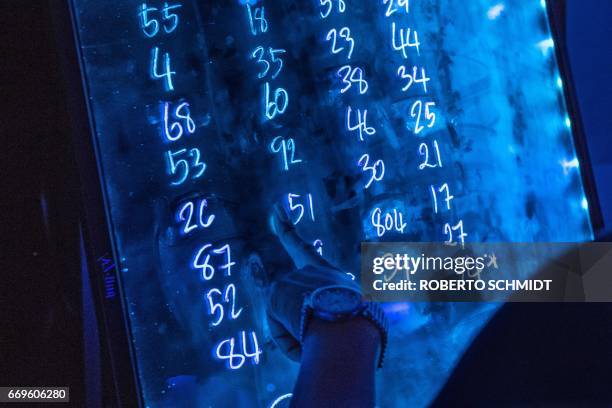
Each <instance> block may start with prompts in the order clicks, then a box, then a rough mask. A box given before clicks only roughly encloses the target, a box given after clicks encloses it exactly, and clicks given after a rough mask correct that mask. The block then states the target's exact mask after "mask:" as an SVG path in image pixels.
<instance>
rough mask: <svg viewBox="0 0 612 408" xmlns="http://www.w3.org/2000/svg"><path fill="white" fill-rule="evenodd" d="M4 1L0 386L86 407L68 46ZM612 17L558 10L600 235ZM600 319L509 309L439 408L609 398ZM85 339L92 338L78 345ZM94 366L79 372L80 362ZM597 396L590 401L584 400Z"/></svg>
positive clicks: (610, 6) (610, 164)
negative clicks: (40, 391) (63, 394)
mask: <svg viewBox="0 0 612 408" xmlns="http://www.w3.org/2000/svg"><path fill="white" fill-rule="evenodd" d="M1 3H2V4H1V5H0V12H1V14H0V15H1V16H2V20H3V23H2V25H1V26H0V33H1V34H0V36H1V37H0V40H1V43H0V44H2V46H1V47H2V48H1V49H2V54H1V56H0V90H1V94H0V96H1V99H0V106H1V108H0V137H1V140H2V145H1V147H0V148H1V149H2V153H1V156H0V157H1V167H0V174H1V179H2V189H1V190H0V228H1V230H0V232H1V234H0V267H1V272H0V282H1V283H0V386H18V385H21V386H25V385H38V386H53V385H56V386H66V385H67V386H70V387H71V399H72V401H73V402H74V403H75V405H77V406H84V405H85V401H86V400H85V384H86V381H87V379H89V380H91V379H92V378H94V379H95V378H96V377H95V376H96V370H97V369H98V368H97V367H99V365H98V364H97V363H96V361H95V359H96V357H95V355H96V353H93V357H92V353H90V347H93V349H95V348H96V341H97V339H96V337H95V326H96V323H95V319H94V317H95V315H93V314H92V310H91V304H90V303H89V302H88V299H87V298H85V299H83V297H82V295H81V294H82V289H83V287H84V286H85V288H87V285H88V282H87V281H86V280H85V281H84V280H83V279H82V276H83V274H82V268H81V263H80V248H79V236H80V227H79V222H80V214H81V209H80V198H81V197H80V189H79V182H80V181H79V176H78V172H77V167H76V162H75V159H74V157H75V151H74V146H73V144H72V138H73V137H75V135H73V134H72V130H71V129H73V127H72V125H71V119H70V112H69V111H68V109H69V108H68V104H67V103H66V100H67V98H68V96H67V95H66V94H65V93H64V90H65V89H67V88H68V86H67V85H70V82H72V81H80V78H78V77H77V76H76V75H68V76H66V75H65V72H66V71H65V69H64V66H63V61H64V60H63V58H64V56H65V54H66V52H67V51H70V50H71V49H72V47H74V43H73V39H72V38H70V37H69V36H59V37H57V36H56V33H57V32H58V30H59V31H60V32H61V29H58V27H57V26H56V25H54V24H53V16H54V15H55V12H56V11H57V10H55V11H53V10H51V9H50V7H49V3H47V2H45V1H17V0H3V1H2V2H1ZM611 17H612V2H611V1H609V0H569V1H567V37H568V38H567V45H568V48H569V54H570V55H569V56H570V61H571V68H572V71H573V77H574V80H575V81H574V82H575V88H576V91H577V95H578V102H579V106H580V110H581V113H582V118H583V124H584V128H585V132H586V135H587V145H588V148H589V151H590V155H591V161H592V166H593V172H594V176H595V180H596V182H597V190H598V194H599V197H600V204H601V209H602V213H603V217H604V221H605V223H606V225H607V229H608V232H610V230H611V229H612V138H611V137H610V132H609V129H610V128H611V127H612V112H611V108H612V45H611V44H610V39H611V38H612V24H610V18H611ZM76 136H78V137H89V135H76ZM91 183H97V180H91ZM609 309H610V308H609V307H608V306H607V305H518V306H512V307H506V308H504V309H503V310H502V312H500V314H499V315H498V317H497V318H496V319H495V320H494V321H493V322H492V324H491V325H490V327H489V329H488V330H487V331H486V332H485V333H484V334H483V335H482V336H480V338H479V339H477V341H476V343H475V345H477V346H478V347H473V348H472V349H471V350H470V351H469V352H468V354H467V355H466V358H465V359H464V361H463V363H462V364H460V365H459V368H458V370H457V373H456V375H455V376H454V377H453V379H452V380H451V382H450V384H449V387H448V388H447V390H446V392H445V394H444V395H443V396H442V397H441V400H440V404H441V405H445V402H448V401H454V404H453V405H454V406H461V405H464V404H465V405H468V401H470V399H471V401H470V402H469V405H470V406H475V405H486V404H487V401H489V403H490V401H493V400H495V396H497V397H499V395H507V400H508V401H509V405H512V404H511V403H510V402H511V401H512V402H513V403H514V404H517V403H521V404H523V403H524V404H527V403H528V402H531V403H533V402H538V401H539V402H544V403H548V404H551V403H560V402H562V401H565V403H566V404H569V405H574V403H575V404H579V403H582V404H584V403H586V402H587V401H589V403H590V404H591V405H596V404H599V403H601V402H602V401H610V400H611V399H610V395H609V393H610V391H609V390H608V391H606V387H605V385H606V384H608V385H609V384H612V379H611V378H610V376H611V374H610V373H609V372H610V369H609V368H610V367H611V365H610V362H611V361H612V356H611V354H610V353H611V352H610V351H609V350H608V345H609V344H610V341H609V339H610V338H611V337H612V336H611V335H612V324H611V323H610V316H612V313H610V310H609ZM83 316H86V318H85V319H84V317H83ZM84 321H85V322H86V324H84V323H83V322H84ZM513 327H517V329H513ZM518 328H520V330H519V329H518ZM84 329H87V332H88V333H93V336H88V337H87V341H85V340H84V336H83V332H84ZM519 333H521V334H522V335H521V336H518V334H519ZM476 350H478V351H476ZM92 358H93V359H94V360H93V361H94V364H88V370H87V371H85V361H86V359H87V361H88V362H91V359H92ZM94 368H95V369H94ZM86 374H87V375H86ZM483 374H485V375H483ZM92 376H93V377H92ZM94 383H95V382H90V383H89V385H88V390H89V391H90V393H91V392H94V393H95V392H97V391H99V389H97V388H96V386H95V385H94ZM534 385H537V386H536V387H534ZM607 388H610V387H607ZM534 390H537V392H535V391H534ZM458 395H463V396H464V398H467V399H465V400H461V399H458V398H459V397H458ZM592 395H598V396H599V399H590V400H589V398H593V397H592ZM445 398H451V399H446V400H445ZM474 398H480V400H479V401H474ZM462 401H463V402H462ZM92 404H93V403H92V400H89V403H88V406H91V405H92Z"/></svg>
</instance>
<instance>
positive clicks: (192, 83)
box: [73, 0, 591, 406]
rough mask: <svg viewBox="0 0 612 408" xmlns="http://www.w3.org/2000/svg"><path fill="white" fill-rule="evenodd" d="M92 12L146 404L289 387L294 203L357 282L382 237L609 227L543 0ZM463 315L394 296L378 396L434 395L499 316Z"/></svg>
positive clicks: (280, 392)
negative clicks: (279, 279) (595, 208)
mask: <svg viewBox="0 0 612 408" xmlns="http://www.w3.org/2000/svg"><path fill="white" fill-rule="evenodd" d="M73 11H74V15H75V18H76V27H77V31H78V42H79V44H78V46H79V48H80V52H81V55H82V61H81V62H82V66H83V71H84V73H85V75H86V76H85V78H86V88H87V92H88V97H89V101H90V111H91V116H92V118H93V123H94V124H95V129H94V138H95V142H96V145H97V158H98V161H99V168H100V169H101V174H102V179H101V184H102V187H103V190H104V193H105V197H106V205H107V207H108V214H109V217H110V225H111V231H110V233H111V236H112V238H113V242H114V246H115V251H116V255H117V258H118V265H119V270H120V271H121V272H120V281H121V284H122V288H123V291H122V293H123V294H124V297H125V298H124V303H125V305H126V312H127V316H128V318H129V323H130V328H131V332H130V335H131V338H132V342H133V345H134V350H133V352H134V355H135V362H136V367H135V369H136V370H137V374H138V376H139V379H140V384H141V386H142V389H141V390H140V394H141V398H142V399H143V401H144V402H145V404H146V405H147V406H167V405H169V404H170V405H171V404H176V403H187V404H191V405H193V406H196V405H198V406H209V405H210V406H269V405H270V404H272V403H273V402H274V401H280V400H286V399H287V398H286V395H287V393H289V392H290V391H291V389H292V384H293V381H294V380H295V373H296V370H297V365H296V364H295V363H293V362H290V361H289V360H288V359H286V358H285V357H284V356H283V355H282V354H281V353H280V351H279V350H278V349H277V348H276V347H275V346H274V344H273V343H272V342H271V340H270V335H269V332H268V327H267V323H266V319H265V298H264V289H262V284H261V282H259V281H258V279H259V280H261V279H260V278H261V277H262V276H268V275H267V274H268V273H269V272H270V271H272V272H273V271H274V270H275V269H278V268H288V267H290V262H289V259H288V258H287V257H286V256H284V255H283V252H282V250H281V249H280V246H279V243H278V242H277V241H276V239H275V238H274V236H273V235H272V234H271V233H270V231H269V228H268V225H267V220H268V217H269V214H270V212H271V208H272V206H273V205H274V204H276V203H280V204H282V205H284V207H285V209H286V210H287V213H288V215H289V216H290V218H291V221H292V222H293V224H295V226H296V228H297V229H298V231H299V233H300V234H301V235H302V236H303V237H304V238H305V239H306V240H307V241H308V242H309V243H311V244H312V246H313V247H314V248H315V249H316V251H317V252H318V253H319V254H320V255H321V256H324V257H326V258H327V259H328V260H330V261H331V262H334V263H336V264H337V265H340V266H341V267H343V268H344V269H346V270H347V271H352V272H353V273H355V274H356V271H357V270H358V269H359V268H358V262H359V243H360V242H362V241H376V240H390V241H402V240H405V241H440V242H442V241H444V242H447V243H448V244H450V245H458V244H461V243H463V242H467V241H518V242H521V241H582V240H587V239H590V237H591V229H590V221H589V216H588V212H587V211H586V207H587V203H586V199H585V198H584V192H583V187H582V183H581V178H580V173H579V171H580V169H579V162H578V160H577V158H576V152H575V149H574V145H573V139H572V130H571V120H570V119H569V116H568V114H567V112H566V108H565V105H564V98H563V80H562V78H561V76H560V74H559V71H558V68H557V64H556V60H555V53H554V49H553V47H554V42H553V40H552V39H551V34H550V32H549V29H548V22H547V14H546V9H545V7H543V3H542V2H541V1H540V0H529V1H525V0H513V1H506V2H503V3H499V2H493V1H489V0H473V1H459V0H437V1H434V0H418V1H417V0H377V1H370V0H367V1H366V0H309V1H292V0H286V1H283V0H278V1H273V0H263V1H262V0H260V1H255V0H251V1H249V0H246V1H245V0H242V1H238V0H235V1H221V0H211V1H188V0H181V1H178V0H177V1H157V0H149V1H146V2H138V1H116V0H115V1H110V0H105V1H100V0H95V1H94V0H73ZM568 163H569V165H568ZM262 271H263V272H262ZM258 273H259V274H258ZM357 278H358V277H357ZM264 281H265V279H264ZM264 286H265V285H264ZM451 307H453V305H443V306H440V307H439V308H438V309H436V311H433V309H432V308H430V307H429V306H427V305H424V306H418V307H416V306H415V307H410V308H407V307H399V308H396V309H389V314H390V315H391V316H392V317H393V321H394V326H393V327H392V329H393V330H392V334H391V343H390V347H389V358H388V361H389V363H388V365H387V367H386V369H385V371H384V373H383V374H382V375H383V380H382V382H381V384H382V385H381V387H382V388H383V389H382V392H379V394H380V398H381V401H380V404H379V405H381V406H393V404H399V403H405V404H407V405H417V406H418V405H422V404H426V403H427V402H428V401H429V400H430V399H431V398H432V397H433V396H434V395H435V391H436V390H437V388H438V387H439V386H440V385H441V384H442V382H443V381H444V378H445V377H446V376H447V375H448V372H449V370H450V369H451V368H452V365H453V364H454V362H455V361H456V358H457V357H458V356H459V355H460V354H461V352H462V351H463V349H464V348H465V346H466V345H467V344H468V343H469V341H470V339H471V338H472V337H473V336H474V334H475V333H476V332H477V331H478V330H479V328H480V327H481V325H482V324H483V321H486V316H490V312H487V313H484V314H482V316H484V317H483V318H482V319H475V320H478V322H477V323H474V322H472V323H469V324H467V323H465V322H466V321H469V320H468V319H469V317H470V316H473V315H474V313H480V312H483V311H482V310H481V309H480V308H479V306H477V305H475V306H472V307H464V308H460V309H457V310H455V311H454V313H453V314H452V317H448V316H450V315H449V314H445V313H446V312H445V311H447V310H448V308H451ZM407 310H410V313H408V312H407ZM435 313H439V314H440V313H441V314H442V315H444V316H447V318H445V319H431V317H432V316H433V315H434V314H435ZM419 319H420V320H419ZM423 321H426V322H429V323H428V324H430V328H429V332H428V333H429V334H428V335H427V338H426V339H425V338H423V337H419V336H423V334H419V333H422V332H419V330H418V327H420V326H419V324H420V323H418V322H423ZM458 327H460V329H459V328H458ZM458 330H461V333H459V332H458ZM394 333H395V334H394ZM453 333H455V334H460V336H459V338H461V339H462V340H459V341H456V338H458V337H457V336H452V334H453ZM406 339H412V341H414V344H418V345H419V347H420V350H421V351H422V352H423V353H424V354H428V355H435V356H436V357H435V358H434V360H435V361H434V363H431V362H428V363H427V364H419V363H418V361H417V362H416V363H415V362H414V361H413V359H412V358H409V356H410V353H408V352H407V351H406V350H405V349H404V348H403V345H402V344H405V341H406ZM451 339H455V340H451ZM451 341H454V343H453V344H452V345H451V344H450V342H451ZM440 350H443V351H440ZM449 350H450V351H449ZM407 359H408V360H407ZM409 360H410V363H409ZM428 361H429V360H428ZM406 364H410V367H411V370H413V372H414V373H417V374H418V375H413V376H410V378H409V379H405V378H404V375H403V374H401V373H402V370H404V367H407V365H406ZM394 378H395V379H394ZM397 378H402V381H398V380H397ZM415 389H419V390H420V391H419V392H413V391H411V390H415Z"/></svg>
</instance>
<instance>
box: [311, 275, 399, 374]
mask: <svg viewBox="0 0 612 408" xmlns="http://www.w3.org/2000/svg"><path fill="white" fill-rule="evenodd" d="M313 317H316V318H317V319H321V320H324V321H327V322H343V321H348V320H351V319H354V318H356V317H363V318H365V319H366V320H368V321H370V322H371V323H372V324H374V326H376V327H377V328H378V330H379V332H380V340H381V341H380V343H381V347H380V356H379V359H378V368H380V367H382V363H383V359H384V356H385V350H386V349H387V339H388V332H389V323H388V321H387V318H386V317H385V313H384V311H383V309H382V308H381V307H380V305H379V304H377V303H373V302H366V301H364V300H363V299H362V296H361V293H360V292H359V291H357V290H355V289H353V288H350V287H347V286H341V285H334V286H324V287H322V288H319V289H317V290H315V291H314V292H312V293H311V294H310V295H309V296H306V298H305V299H304V303H303V305H302V316H301V321H300V343H302V344H303V343H304V334H305V332H306V329H307V328H308V324H309V323H310V321H311V320H312V318H313Z"/></svg>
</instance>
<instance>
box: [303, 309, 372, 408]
mask: <svg viewBox="0 0 612 408" xmlns="http://www.w3.org/2000/svg"><path fill="white" fill-rule="evenodd" d="M379 348H380V334H379V332H378V329H377V328H376V326H374V325H373V324H372V323H371V322H369V321H367V320H366V319H363V318H356V319H353V320H350V321H347V322H333V323H329V322H324V321H322V320H318V319H313V320H312V321H311V322H310V325H309V327H308V330H307V332H306V336H305V339H304V344H303V348H302V361H301V367H300V372H299V375H298V380H297V384H296V386H295V390H294V393H293V399H292V406H293V407H296V408H301V407H313V406H315V407H327V406H330V407H334V408H341V407H351V408H353V407H364V408H366V407H367V408H372V407H374V405H375V387H374V374H375V371H376V364H377V359H378V353H379Z"/></svg>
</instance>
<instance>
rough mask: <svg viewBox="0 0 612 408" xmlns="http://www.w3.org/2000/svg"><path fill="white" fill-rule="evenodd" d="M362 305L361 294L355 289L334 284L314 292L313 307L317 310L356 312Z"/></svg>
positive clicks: (324, 311) (341, 313)
mask: <svg viewBox="0 0 612 408" xmlns="http://www.w3.org/2000/svg"><path fill="white" fill-rule="evenodd" d="M360 305H361V294H360V293H359V292H357V291H355V290H353V289H349V288H345V287H342V286H333V287H327V288H322V289H319V290H317V291H316V292H314V293H313V298H312V307H313V309H314V310H315V311H318V312H323V313H327V314H334V315H340V316H342V315H346V314H351V313H353V312H355V311H356V310H357V309H358V308H359V306H360Z"/></svg>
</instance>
